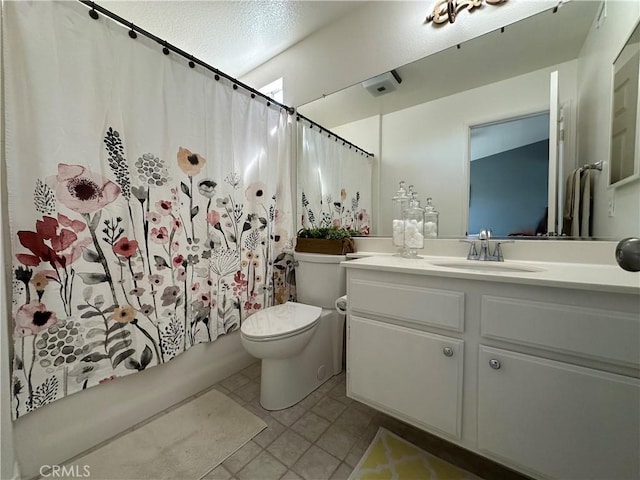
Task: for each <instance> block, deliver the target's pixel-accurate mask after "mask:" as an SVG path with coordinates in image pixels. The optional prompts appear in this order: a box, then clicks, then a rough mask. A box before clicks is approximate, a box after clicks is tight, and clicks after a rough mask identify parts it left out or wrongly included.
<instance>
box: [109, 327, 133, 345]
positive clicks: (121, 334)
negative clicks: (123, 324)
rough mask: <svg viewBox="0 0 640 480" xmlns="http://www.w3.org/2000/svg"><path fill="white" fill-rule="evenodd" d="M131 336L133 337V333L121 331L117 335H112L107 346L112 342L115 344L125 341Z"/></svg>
mask: <svg viewBox="0 0 640 480" xmlns="http://www.w3.org/2000/svg"><path fill="white" fill-rule="evenodd" d="M130 335H131V332H130V331H129V330H120V331H119V332H118V333H116V334H115V335H111V336H110V337H109V339H108V340H107V344H109V343H111V342H114V341H116V340H124V339H125V338H127V337H128V336H130Z"/></svg>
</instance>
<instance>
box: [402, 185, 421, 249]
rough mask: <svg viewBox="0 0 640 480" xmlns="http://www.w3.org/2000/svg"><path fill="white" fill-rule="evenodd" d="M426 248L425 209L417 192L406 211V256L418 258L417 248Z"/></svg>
mask: <svg viewBox="0 0 640 480" xmlns="http://www.w3.org/2000/svg"><path fill="white" fill-rule="evenodd" d="M422 248H424V209H423V208H422V207H421V206H420V200H418V199H417V198H416V196H415V193H414V194H413V196H412V197H411V199H410V200H409V206H408V207H407V209H406V210H405V213H404V255H403V256H404V257H407V258H418V252H417V250H419V249H422Z"/></svg>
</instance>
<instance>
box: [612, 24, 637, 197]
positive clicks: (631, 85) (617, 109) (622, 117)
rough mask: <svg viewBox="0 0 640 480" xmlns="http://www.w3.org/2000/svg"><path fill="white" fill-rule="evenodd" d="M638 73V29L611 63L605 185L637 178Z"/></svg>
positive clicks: (615, 184) (614, 184) (623, 182)
mask: <svg viewBox="0 0 640 480" xmlns="http://www.w3.org/2000/svg"><path fill="white" fill-rule="evenodd" d="M639 73H640V26H639V25H636V28H635V29H634V31H633V33H632V34H631V36H630V37H629V39H628V40H627V42H626V43H625V45H624V47H623V48H622V50H621V51H620V54H619V55H618V57H617V58H616V60H615V61H614V62H613V102H612V109H611V168H610V170H609V184H610V185H613V186H619V185H623V184H625V183H628V182H630V181H632V180H635V179H637V178H639V172H638V165H639V163H640V162H639V160H638V158H640V149H639V148H638V147H639V146H638V142H639V141H640V138H639V137H640V135H638V129H639V128H640V125H639V124H638V100H639V98H638V75H639Z"/></svg>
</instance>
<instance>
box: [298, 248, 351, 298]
mask: <svg viewBox="0 0 640 480" xmlns="http://www.w3.org/2000/svg"><path fill="white" fill-rule="evenodd" d="M293 258H294V260H295V261H296V262H297V263H296V294H297V299H298V302H300V303H306V304H307V305H315V306H318V307H322V308H332V309H335V308H336V307H335V301H336V298H338V297H341V296H342V295H344V294H346V293H347V274H346V271H345V269H344V268H343V267H341V266H340V262H342V261H344V260H346V259H347V257H346V255H324V254H321V253H302V252H294V253H293Z"/></svg>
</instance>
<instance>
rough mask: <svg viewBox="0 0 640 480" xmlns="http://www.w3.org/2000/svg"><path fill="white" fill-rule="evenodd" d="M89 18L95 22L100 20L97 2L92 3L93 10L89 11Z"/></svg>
mask: <svg viewBox="0 0 640 480" xmlns="http://www.w3.org/2000/svg"><path fill="white" fill-rule="evenodd" d="M89 16H90V17H91V18H93V19H94V20H98V18H100V15H98V12H96V2H91V10H89Z"/></svg>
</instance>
